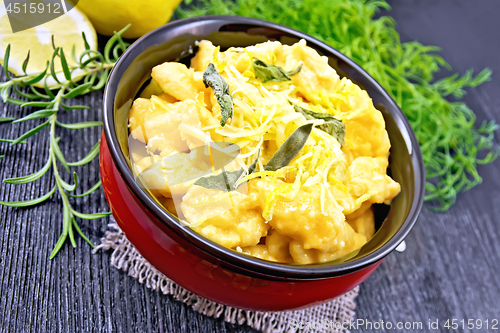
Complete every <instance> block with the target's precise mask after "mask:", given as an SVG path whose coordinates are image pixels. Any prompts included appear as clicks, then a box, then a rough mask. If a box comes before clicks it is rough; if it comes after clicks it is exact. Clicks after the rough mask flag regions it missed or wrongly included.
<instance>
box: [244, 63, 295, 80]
mask: <svg viewBox="0 0 500 333" xmlns="http://www.w3.org/2000/svg"><path fill="white" fill-rule="evenodd" d="M252 65H253V70H254V72H255V77H256V78H258V79H260V80H261V81H262V83H266V82H286V81H291V80H292V79H291V78H290V76H293V75H295V74H297V73H298V72H300V70H301V69H302V66H303V64H302V63H301V64H300V65H298V66H297V68H295V69H294V70H293V71H290V72H286V71H285V70H284V69H283V68H281V67H279V66H274V65H269V64H266V63H265V62H263V61H261V60H259V59H257V58H253V63H252Z"/></svg>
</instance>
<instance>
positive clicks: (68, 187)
mask: <svg viewBox="0 0 500 333" xmlns="http://www.w3.org/2000/svg"><path fill="white" fill-rule="evenodd" d="M127 29H128V27H125V28H124V29H122V30H121V31H119V32H118V33H116V34H115V35H114V36H113V37H111V38H110V39H109V41H108V42H107V44H106V46H105V47H104V53H100V52H98V51H96V50H92V49H90V47H89V45H88V43H87V40H86V38H85V34H82V39H83V43H84V45H85V51H84V52H83V53H82V54H81V55H79V56H77V55H76V54H75V52H74V49H73V50H72V51H73V52H71V56H72V57H73V59H74V60H75V62H76V64H75V65H68V62H67V61H66V57H67V56H68V54H69V53H65V50H63V49H62V48H54V53H53V56H52V59H51V61H50V62H49V63H47V67H46V69H45V70H44V71H43V72H40V73H34V74H26V73H25V75H24V76H19V77H13V76H11V75H7V81H5V82H1V83H0V96H1V98H2V99H3V101H4V102H5V103H10V104H14V105H19V106H20V107H31V108H35V109H38V110H37V111H33V112H31V113H30V114H28V115H27V116H25V117H23V118H19V119H16V120H14V119H13V118H10V117H9V118H6V117H2V118H0V122H8V121H12V123H13V124H15V123H19V122H25V121H31V120H34V119H42V120H44V122H43V123H42V124H40V125H38V126H36V127H33V128H31V129H30V130H28V131H26V132H25V133H24V134H22V135H21V136H20V137H18V138H17V139H0V142H9V143H11V144H18V143H25V142H26V141H25V140H26V139H28V138H30V137H31V136H33V135H35V134H36V133H47V129H48V135H49V142H50V148H49V149H50V151H49V156H48V159H47V162H46V164H45V165H44V166H43V167H42V168H41V169H40V170H38V171H36V172H35V173H33V174H30V175H26V176H22V177H16V178H8V179H4V180H3V181H4V183H6V184H14V185H21V184H27V183H31V182H33V181H35V180H37V179H40V178H41V177H42V176H43V175H45V174H47V173H48V172H49V170H50V171H51V172H52V174H53V175H54V179H55V184H54V185H53V186H52V188H51V190H50V191H48V192H47V193H46V194H44V195H42V196H41V197H39V198H34V199H31V200H26V201H16V202H12V201H6V202H0V204H2V205H5V206H10V207H30V206H33V205H36V204H39V203H42V202H44V201H46V200H48V199H49V198H50V197H52V196H53V195H54V194H55V193H56V192H57V193H58V194H59V196H60V197H61V199H62V200H61V201H62V213H63V221H62V223H63V231H62V234H61V236H60V237H59V240H58V241H57V243H56V244H55V246H54V249H53V250H52V253H51V254H50V258H51V259H52V258H54V257H55V255H56V254H57V253H58V252H59V250H60V249H61V248H62V246H63V245H64V243H65V242H66V240H67V238H69V239H70V242H71V244H72V245H73V247H75V246H76V242H75V237H74V236H75V235H74V230H76V232H77V233H78V234H79V235H80V236H81V237H82V238H83V239H84V240H85V241H86V242H87V243H89V244H90V246H92V247H93V246H94V245H93V244H92V242H91V241H90V240H89V239H88V238H87V237H86V236H85V235H84V234H83V232H82V231H81V230H80V227H79V226H78V224H77V221H76V217H78V218H81V219H87V220H91V219H97V218H102V217H104V216H108V215H109V214H111V213H109V212H106V213H95V214H84V213H81V212H78V211H76V210H74V209H73V207H72V206H71V202H70V198H81V197H84V196H86V195H89V194H91V193H92V192H93V191H95V190H96V189H98V188H99V186H100V185H101V181H100V180H97V182H96V184H95V185H94V186H92V188H91V189H90V190H88V191H87V192H85V193H82V194H74V193H72V192H74V191H76V190H77V188H78V175H77V174H76V172H73V173H71V172H70V167H76V166H81V165H84V164H87V163H89V162H90V161H92V160H93V159H94V158H95V157H96V156H97V155H98V153H99V142H97V143H96V144H95V146H94V147H93V148H92V149H91V150H90V152H88V154H87V155H86V156H85V157H84V158H82V159H81V160H79V161H76V162H68V161H67V160H66V157H65V156H64V154H63V152H62V151H61V149H60V147H59V141H60V138H59V137H57V134H56V132H57V131H56V129H57V128H58V127H62V128H66V129H71V130H78V129H82V128H88V127H93V126H100V125H102V123H101V122H98V121H87V122H81V123H76V124H63V123H61V122H59V120H58V118H57V117H58V113H59V112H60V110H61V109H65V110H81V109H88V106H85V105H69V104H67V100H69V99H72V98H75V97H78V96H81V95H84V94H87V93H89V92H92V91H96V90H100V89H101V88H102V87H103V86H104V84H105V83H106V80H107V78H108V74H109V71H110V70H111V68H112V67H113V66H114V64H115V63H116V61H117V60H118V58H119V56H120V54H121V53H122V52H124V51H125V50H126V49H127V47H128V45H129V44H127V43H125V42H124V41H123V39H122V38H121V35H122V34H123V33H124V32H125V31H126V30H127ZM9 52H10V48H9V47H7V49H6V52H5V57H4V59H7V63H5V64H4V68H5V70H6V71H7V68H8V59H9ZM28 61H29V55H28V57H27V58H26V60H25V63H27V62H28ZM57 61H59V62H60V64H61V66H62V71H63V72H64V77H65V78H66V81H62V82H61V80H58V78H57V77H56V76H57V73H56V72H55V70H54V68H55V66H54V65H55V62H57ZM24 67H26V66H24ZM75 71H78V73H80V74H78V76H76V77H75V76H73V75H72V74H73V72H75ZM49 77H52V78H54V80H56V81H57V82H59V86H58V87H57V88H49V87H48V86H47V83H46V82H47V78H49ZM36 83H39V84H40V83H41V84H40V85H44V88H37V87H35V86H34V84H36ZM13 93H16V94H17V95H19V96H20V97H22V98H24V100H21V99H17V98H14V97H11V96H12V94H13ZM2 157H3V156H2ZM58 165H62V166H63V167H64V169H65V171H66V172H68V173H70V174H71V175H72V178H73V181H72V184H70V183H67V182H66V181H65V180H64V179H63V177H62V175H61V174H60V172H59V169H58Z"/></svg>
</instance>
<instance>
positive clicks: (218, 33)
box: [104, 16, 425, 279]
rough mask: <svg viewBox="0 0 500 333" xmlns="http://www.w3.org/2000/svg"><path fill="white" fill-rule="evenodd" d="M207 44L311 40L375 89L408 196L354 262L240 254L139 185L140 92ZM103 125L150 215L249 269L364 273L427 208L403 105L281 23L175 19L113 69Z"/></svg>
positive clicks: (393, 166) (282, 273) (303, 275)
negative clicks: (131, 119)
mask: <svg viewBox="0 0 500 333" xmlns="http://www.w3.org/2000/svg"><path fill="white" fill-rule="evenodd" d="M202 39H207V40H210V41H212V42H213V44H214V45H219V46H220V47H221V50H224V49H226V48H228V47H231V46H239V47H245V46H249V45H253V44H256V43H261V42H265V41H268V40H278V41H280V42H281V43H283V44H289V45H290V44H293V43H295V42H298V41H299V40H300V39H305V40H306V41H307V44H308V46H310V47H313V48H314V49H316V50H317V51H318V52H319V53H320V54H321V55H324V56H327V57H328V59H329V64H330V65H331V66H332V67H333V68H335V69H336V70H337V72H338V74H339V75H340V76H341V77H343V76H347V77H348V78H350V79H351V80H352V81H353V82H354V83H356V84H358V85H359V86H360V87H361V88H363V89H365V90H366V91H367V92H368V94H369V95H370V97H371V98H372V100H373V104H374V105H375V107H376V108H377V109H378V110H380V111H381V112H382V114H383V116H384V118H385V121H386V127H387V131H388V133H389V138H390V141H391V145H392V148H391V152H390V157H389V166H390V172H391V175H392V177H393V178H394V179H395V180H396V181H397V182H399V183H400V184H401V193H400V194H399V195H398V196H397V197H396V198H395V199H394V200H393V202H392V204H391V206H390V209H387V208H385V209H384V208H383V207H378V208H376V215H378V218H379V219H380V218H382V220H380V221H378V223H377V225H376V227H378V231H377V233H376V234H375V236H374V237H373V238H372V239H371V240H370V241H369V242H368V243H367V244H366V245H365V246H363V248H362V249H361V250H360V251H359V253H358V254H357V255H356V256H355V257H353V258H352V259H350V260H348V261H346V262H342V263H335V262H330V263H323V264H313V265H298V264H292V265H291V264H279V263H273V262H268V261H264V260H260V259H257V258H253V257H249V256H246V255H242V254H239V253H237V252H235V251H232V250H229V249H227V248H224V247H222V246H220V245H217V244H215V243H213V242H211V241H209V240H208V239H205V238H204V237H202V236H200V235H199V234H197V233H196V232H194V231H193V230H191V229H190V228H186V227H183V226H181V225H180V224H179V222H178V221H177V220H176V218H175V217H174V216H172V215H171V214H170V213H169V212H167V211H166V210H165V209H164V208H163V207H162V206H160V205H159V204H158V203H157V202H156V201H155V200H154V199H153V198H152V197H151V196H150V195H149V194H148V193H147V192H146V191H145V190H144V189H143V188H142V187H141V186H140V185H138V184H137V183H136V182H135V180H134V177H133V174H132V171H131V170H130V160H129V156H128V128H127V121H128V113H129V110H130V106H131V104H132V102H133V100H134V98H135V97H136V95H137V94H138V92H139V91H140V89H141V87H142V86H143V85H144V83H146V82H147V81H148V80H149V79H150V78H151V69H152V68H153V67H154V66H156V65H158V64H160V63H163V62H165V61H181V62H184V63H186V64H187V65H188V66H189V59H190V57H192V55H193V52H195V51H196V44H195V42H196V41H199V40H202ZM104 126H105V128H104V131H105V135H106V140H107V142H108V145H109V149H110V152H111V154H112V157H113V160H114V162H115V164H116V166H117V168H118V170H119V171H120V173H121V175H122V177H123V178H124V180H125V182H126V183H127V184H128V186H129V188H130V189H131V190H132V192H133V193H134V194H135V195H136V196H137V197H138V198H139V199H140V200H141V201H142V202H143V203H144V205H145V206H146V207H147V208H148V210H150V211H151V212H153V213H154V214H155V215H156V216H157V217H158V218H159V219H160V220H161V221H163V223H165V224H166V226H167V227H168V228H170V229H171V230H172V231H173V232H175V233H177V234H179V235H181V236H182V237H184V238H186V239H187V240H189V242H190V243H191V244H192V245H193V246H195V247H197V248H199V249H201V250H202V251H205V252H208V253H209V254H211V255H212V256H215V257H216V258H219V259H221V260H223V261H225V262H227V263H228V264H230V265H231V266H234V267H239V268H240V269H241V270H243V271H247V272H254V273H258V274H259V273H260V274H265V275H268V276H274V277H286V278H292V279H314V278H324V277H333V276H338V275H343V274H346V273H349V272H353V271H356V270H359V269H361V268H364V267H366V266H369V265H371V264H373V263H375V262H377V261H378V260H380V259H382V258H383V257H384V256H386V255H387V254H388V253H390V252H391V251H392V250H393V249H394V248H395V247H396V246H398V245H399V243H400V242H401V241H403V239H404V238H405V237H406V235H407V234H408V233H409V231H410V229H411V228H412V227H413V225H414V223H415V221H416V219H417V215H418V213H419V211H420V209H421V207H422V202H423V196H424V189H425V175H424V166H423V160H422V155H421V152H420V148H419V145H418V142H417V140H416V138H415V135H414V133H413V131H412V129H411V128H410V125H409V123H408V121H407V119H406V118H405V116H404V115H403V113H402V112H401V110H400V109H399V108H398V107H397V105H396V103H395V102H394V101H393V100H392V99H391V97H390V96H389V95H388V94H387V92H386V91H385V90H384V89H383V88H382V87H381V86H380V85H379V84H378V83H377V82H376V81H375V80H374V79H373V78H371V77H370V76H369V75H368V74H367V73H366V72H365V71H364V70H362V69H361V67H359V66H358V65H356V64H355V63H354V62H353V61H351V60H349V59H348V58H347V57H346V56H344V55H342V54H341V53H340V52H338V51H337V50H335V49H333V48H331V47H329V46H328V45H326V44H324V43H321V42H319V41H318V40H316V39H314V38H312V37H310V36H308V35H305V34H303V33H301V32H298V31H295V30H292V29H290V28H287V27H283V26H280V25H277V24H273V23H269V22H265V21H261V20H257V19H250V18H243V17H233V16H205V17H197V18H191V19H186V20H179V21H175V22H172V23H170V24H168V25H165V26H163V27H161V28H159V29H157V30H155V31H153V32H151V33H149V34H148V35H146V36H144V37H142V38H141V39H139V40H138V41H136V42H135V43H134V44H133V45H132V46H130V47H129V49H128V50H127V51H126V52H125V53H124V54H123V55H122V56H121V58H120V60H119V61H118V63H117V64H116V65H115V67H114V69H113V71H112V72H111V75H110V77H109V80H108V83H107V86H106V90H105V96H104ZM381 206H382V205H381ZM387 210H388V213H387ZM385 216H387V217H386V218H385V220H384V217H385ZM376 218H377V217H376ZM382 222H383V223H382Z"/></svg>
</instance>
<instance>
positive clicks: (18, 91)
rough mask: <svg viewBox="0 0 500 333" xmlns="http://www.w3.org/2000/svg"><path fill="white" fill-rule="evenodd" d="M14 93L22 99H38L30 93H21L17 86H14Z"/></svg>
mask: <svg viewBox="0 0 500 333" xmlns="http://www.w3.org/2000/svg"><path fill="white" fill-rule="evenodd" d="M14 91H15V92H16V94H18V95H19V96H21V97H24V98H26V99H34V100H36V99H40V97H39V96H38V95H36V94H30V93H26V92H23V91H21V89H19V86H17V85H15V86H14Z"/></svg>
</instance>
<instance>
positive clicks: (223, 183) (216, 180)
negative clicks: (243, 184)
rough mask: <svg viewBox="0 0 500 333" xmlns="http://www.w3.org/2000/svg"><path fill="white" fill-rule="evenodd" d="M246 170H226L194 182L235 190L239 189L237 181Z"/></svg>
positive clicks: (214, 188) (209, 186)
mask: <svg viewBox="0 0 500 333" xmlns="http://www.w3.org/2000/svg"><path fill="white" fill-rule="evenodd" d="M244 173H245V170H243V169H239V170H235V171H225V170H223V171H222V172H221V173H219V174H217V175H213V176H208V177H201V178H199V179H197V180H196V181H195V182H194V184H195V185H198V186H203V187H205V188H208V189H213V190H221V191H226V192H230V191H234V190H236V189H237V187H236V185H235V184H236V183H237V182H238V181H239V180H240V179H241V178H243V175H244Z"/></svg>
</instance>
